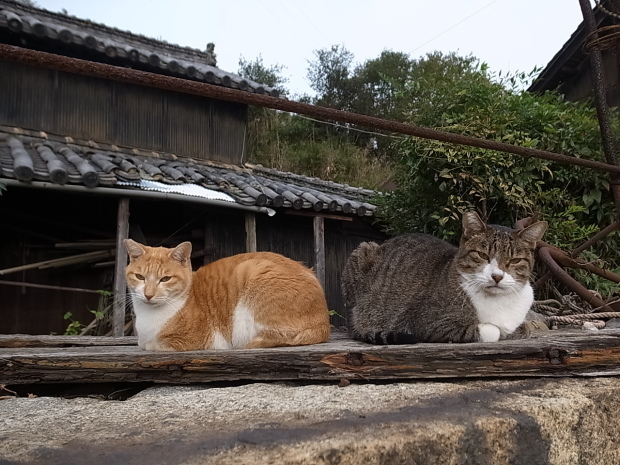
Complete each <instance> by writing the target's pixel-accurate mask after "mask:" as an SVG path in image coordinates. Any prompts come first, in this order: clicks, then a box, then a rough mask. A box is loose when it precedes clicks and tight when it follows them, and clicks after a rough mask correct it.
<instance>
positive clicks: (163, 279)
mask: <svg viewBox="0 0 620 465" xmlns="http://www.w3.org/2000/svg"><path fill="white" fill-rule="evenodd" d="M170 278H172V276H164V277H163V278H161V279H160V280H159V282H160V283H167V282H168V281H170Z"/></svg>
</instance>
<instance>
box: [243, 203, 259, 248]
mask: <svg viewBox="0 0 620 465" xmlns="http://www.w3.org/2000/svg"><path fill="white" fill-rule="evenodd" d="M256 250H257V249H256V214H255V213H254V212H246V214H245V251H246V252H256Z"/></svg>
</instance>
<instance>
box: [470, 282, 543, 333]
mask: <svg viewBox="0 0 620 465" xmlns="http://www.w3.org/2000/svg"><path fill="white" fill-rule="evenodd" d="M466 292H467V291H466ZM467 293H468V295H469V298H470V299H471V302H472V304H473V305H474V308H475V309H476V313H477V315H478V319H479V321H480V323H481V324H482V325H485V324H491V325H494V326H496V327H497V328H499V331H500V335H501V336H506V335H508V334H511V333H513V332H514V331H515V329H517V327H518V326H519V325H520V324H521V323H523V321H524V319H525V316H526V315H527V312H528V311H529V309H530V308H531V306H532V303H533V302H534V292H533V290H532V286H530V285H529V284H526V285H525V286H523V287H522V288H521V290H520V291H518V292H516V293H511V294H501V295H489V294H487V293H485V292H475V293H470V292H467Z"/></svg>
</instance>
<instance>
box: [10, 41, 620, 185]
mask: <svg viewBox="0 0 620 465" xmlns="http://www.w3.org/2000/svg"><path fill="white" fill-rule="evenodd" d="M0 59H1V60H7V61H14V62H19V63H23V64H27V65H32V66H40V67H44V68H48V69H55V70H58V71H65V72H68V73H74V74H82V75H85V76H93V77H98V78H102V79H109V80H113V81H119V82H126V83H131V84H138V85H141V86H147V87H155V88H158V89H165V90H169V91H173V92H180V93H185V94H192V95H199V96H202V97H208V98H214V99H219V100H227V101H230V102H237V103H243V104H246V105H256V106H261V107H268V108H273V109H276V110H282V111H287V112H292V113H298V114H302V115H308V116H312V117H314V118H319V119H324V120H331V121H339V122H342V123H349V124H355V125H360V126H366V127H371V128H375V129H380V130H383V131H387V132H392V133H398V134H406V135H410V136H415V137H421V138H423V139H433V140H438V141H442V142H448V143H451V144H458V145H468V146H472V147H479V148H482V149H487V150H496V151H498V152H505V153H513V154H515V155H520V156H523V157H530V158H540V159H543V160H549V161H554V162H558V163H566V164H569V165H575V166H582V167H584V168H591V169H595V170H598V171H604V172H613V173H617V174H618V177H619V178H620V166H613V165H609V164H607V163H603V162H599V161H594V160H586V159H584V158H577V157H571V156H568V155H563V154H559V153H554V152H547V151H545V150H537V149H533V148H530V147H519V146H516V145H510V144H506V143H503V142H496V141H492V140H486V139H479V138H477V137H471V136H464V135H461V134H454V133H450V132H444V131H438V130H436V129H430V128H425V127H422V126H415V125H413V124H406V123H398V122H395V121H388V120H385V119H381V118H376V117H374V116H367V115H360V114H357V113H349V112H346V111H342V110H335V109H333V108H326V107H320V106H316V105H309V104H306V103H299V102H293V101H290V100H285V99H281V98H275V97H270V96H267V95H260V94H256V93H251V92H245V91H240V90H236V89H229V88H226V87H221V86H216V85H211V84H206V83H203V82H198V81H190V80H188V79H180V78H175V77H171V76H164V75H161V74H154V73H148V72H145V71H140V70H136V69H130V68H122V67H119V66H112V65H107V64H104V63H95V62H92V61H86V60H79V59H77V58H69V57H65V56H60V55H54V54H50V53H45V52H39V51H36V50H29V49H25V48H21V47H16V46H13V45H5V44H0Z"/></svg>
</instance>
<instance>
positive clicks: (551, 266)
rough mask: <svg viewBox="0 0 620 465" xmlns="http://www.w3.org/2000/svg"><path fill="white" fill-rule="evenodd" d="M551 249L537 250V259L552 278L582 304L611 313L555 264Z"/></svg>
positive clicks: (610, 310)
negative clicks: (585, 303)
mask: <svg viewBox="0 0 620 465" xmlns="http://www.w3.org/2000/svg"><path fill="white" fill-rule="evenodd" d="M552 250H553V248H552V247H541V248H540V249H539V250H538V257H539V258H540V260H541V261H542V262H543V263H544V264H545V266H546V267H547V269H548V270H549V271H551V273H552V274H553V276H554V277H555V278H557V280H558V281H560V282H561V283H562V284H564V285H565V286H566V287H567V288H568V289H570V290H572V291H575V293H576V294H577V295H578V296H579V297H581V298H582V299H583V301H584V302H587V303H588V304H590V305H592V306H593V307H595V308H600V309H601V310H602V311H604V312H613V311H614V309H612V308H611V307H609V306H608V305H607V304H606V303H605V302H604V301H603V300H602V299H599V298H598V297H596V296H595V295H594V293H592V292H590V291H589V290H588V289H586V288H585V287H584V286H583V285H581V283H579V282H578V281H576V280H575V279H573V277H572V276H570V275H569V274H568V273H567V272H566V271H564V269H563V268H562V267H561V266H560V265H558V264H557V263H556V261H555V260H554V257H553V256H552Z"/></svg>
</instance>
